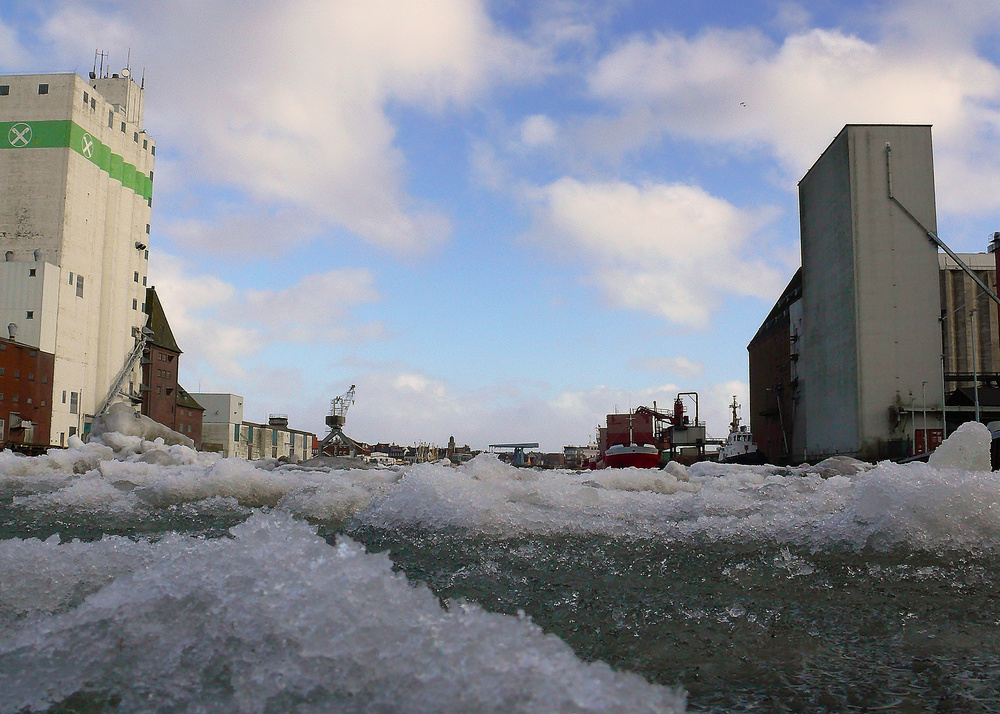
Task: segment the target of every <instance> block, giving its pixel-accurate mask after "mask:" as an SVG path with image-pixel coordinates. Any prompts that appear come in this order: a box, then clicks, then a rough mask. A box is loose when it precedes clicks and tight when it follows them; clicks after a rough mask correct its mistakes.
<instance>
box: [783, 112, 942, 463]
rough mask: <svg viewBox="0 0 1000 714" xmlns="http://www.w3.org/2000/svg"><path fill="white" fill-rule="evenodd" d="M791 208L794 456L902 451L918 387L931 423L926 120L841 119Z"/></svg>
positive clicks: (933, 334) (933, 284)
mask: <svg viewBox="0 0 1000 714" xmlns="http://www.w3.org/2000/svg"><path fill="white" fill-rule="evenodd" d="M890 173H891V177H892V178H891V181H892V195H893V196H894V197H895V199H896V200H893V199H892V198H891V197H890ZM897 201H898V203H897ZM904 208H905V210H904ZM799 210H800V220H801V231H802V282H803V291H802V302H803V335H802V343H803V344H802V349H801V360H802V362H801V365H799V366H800V369H799V374H800V375H801V381H802V384H801V385H800V393H801V395H802V404H801V405H800V408H799V410H798V415H799V416H798V419H799V421H800V422H801V421H802V420H804V424H803V423H799V424H797V425H796V426H797V427H798V428H800V429H801V428H803V427H804V433H805V435H806V436H805V452H806V453H805V454H803V456H805V457H807V458H819V457H821V456H827V455H832V454H856V455H859V456H861V457H863V458H871V459H876V458H885V457H889V456H896V455H903V454H904V452H905V449H906V448H907V446H908V443H909V442H908V439H909V437H910V435H911V433H912V431H911V430H912V428H913V426H914V424H913V420H912V415H911V414H910V412H911V408H915V409H916V411H917V412H921V410H922V407H924V406H925V405H924V404H922V403H921V400H922V398H923V396H924V395H926V402H927V404H926V406H927V410H928V414H929V416H928V419H929V421H928V425H927V426H928V428H937V427H939V426H940V418H939V417H938V416H937V414H936V412H937V410H939V409H940V404H941V400H942V385H941V363H940V356H941V332H940V327H939V323H938V318H939V317H940V314H941V303H940V295H939V291H938V270H939V268H938V250H937V247H936V246H935V245H934V244H933V243H932V242H931V241H930V240H929V239H928V238H927V235H926V231H927V230H931V231H935V232H936V230H937V225H936V224H937V214H936V209H935V203H934V165H933V158H932V152H931V130H930V127H929V126H897V125H848V126H846V127H844V129H843V130H842V131H841V132H840V134H838V136H837V138H836V139H834V141H833V143H832V144H830V146H829V147H828V148H827V150H826V151H825V152H824V153H823V155H822V156H821V157H820V158H819V159H818V160H817V161H816V163H815V164H814V165H813V166H812V168H811V169H809V171H808V172H807V173H806V175H805V177H803V179H802V180H801V181H800V183H799ZM907 212H909V214H910V215H907ZM925 383H926V384H925ZM917 426H918V428H920V427H922V426H923V424H922V423H920V424H918V425H917ZM800 433H801V432H800Z"/></svg>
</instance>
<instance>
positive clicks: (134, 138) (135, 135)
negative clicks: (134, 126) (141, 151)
mask: <svg viewBox="0 0 1000 714" xmlns="http://www.w3.org/2000/svg"><path fill="white" fill-rule="evenodd" d="M132 141H134V142H135V143H136V144H138V143H139V132H137V131H133V132H132Z"/></svg>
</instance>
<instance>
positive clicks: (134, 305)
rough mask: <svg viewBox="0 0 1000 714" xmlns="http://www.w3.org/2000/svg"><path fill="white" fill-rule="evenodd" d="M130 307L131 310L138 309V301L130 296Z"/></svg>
mask: <svg viewBox="0 0 1000 714" xmlns="http://www.w3.org/2000/svg"><path fill="white" fill-rule="evenodd" d="M132 309H133V310H138V309H139V301H138V300H136V299H135V298H132Z"/></svg>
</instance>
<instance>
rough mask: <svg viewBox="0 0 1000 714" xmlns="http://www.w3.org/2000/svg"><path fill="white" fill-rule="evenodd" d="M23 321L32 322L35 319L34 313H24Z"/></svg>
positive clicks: (32, 311) (29, 311)
mask: <svg viewBox="0 0 1000 714" xmlns="http://www.w3.org/2000/svg"><path fill="white" fill-rule="evenodd" d="M24 319H25V320H34V319H35V311H34V310H27V311H26V312H25V314H24Z"/></svg>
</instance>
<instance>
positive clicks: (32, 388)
mask: <svg viewBox="0 0 1000 714" xmlns="http://www.w3.org/2000/svg"><path fill="white" fill-rule="evenodd" d="M54 364H55V357H54V356H53V355H52V354H50V353H48V352H42V351H41V350H39V349H37V348H35V347H31V346H29V345H23V344H19V343H17V342H15V341H14V340H9V339H0V442H2V446H3V448H11V449H15V450H19V451H24V450H28V451H33V450H39V451H40V450H44V449H45V448H47V447H48V446H49V432H50V430H51V425H52V368H53V366H54ZM65 439H66V436H65V435H63V439H62V443H63V444H65Z"/></svg>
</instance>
